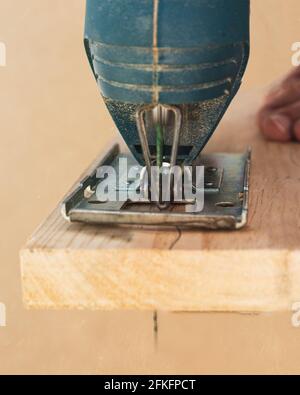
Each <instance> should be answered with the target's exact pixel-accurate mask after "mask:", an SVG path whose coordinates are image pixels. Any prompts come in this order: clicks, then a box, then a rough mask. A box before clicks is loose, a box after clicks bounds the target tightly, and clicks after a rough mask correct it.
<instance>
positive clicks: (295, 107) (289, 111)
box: [276, 98, 300, 121]
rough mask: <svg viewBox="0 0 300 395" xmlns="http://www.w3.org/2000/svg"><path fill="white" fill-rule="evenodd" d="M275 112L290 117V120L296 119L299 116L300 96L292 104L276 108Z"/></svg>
mask: <svg viewBox="0 0 300 395" xmlns="http://www.w3.org/2000/svg"><path fill="white" fill-rule="evenodd" d="M276 112H277V113H278V114H282V115H284V116H286V117H288V118H290V120H291V121H297V120H298V119H299V118H300V98H299V99H298V101H295V102H294V103H292V104H289V105H287V106H285V107H282V108H279V109H277V111H276Z"/></svg>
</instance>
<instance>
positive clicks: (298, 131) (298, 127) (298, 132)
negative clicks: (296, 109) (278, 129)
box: [293, 119, 300, 141]
mask: <svg viewBox="0 0 300 395" xmlns="http://www.w3.org/2000/svg"><path fill="white" fill-rule="evenodd" d="M293 131H294V136H295V139H296V140H298V141H300V119H298V120H297V121H296V122H295V124H294V128H293Z"/></svg>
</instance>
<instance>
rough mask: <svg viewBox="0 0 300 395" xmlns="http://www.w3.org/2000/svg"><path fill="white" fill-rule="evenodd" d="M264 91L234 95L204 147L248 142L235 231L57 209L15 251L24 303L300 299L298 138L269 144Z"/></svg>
mask: <svg viewBox="0 0 300 395" xmlns="http://www.w3.org/2000/svg"><path fill="white" fill-rule="evenodd" d="M261 97H262V93H261V92H260V93H257V92H254V93H252V94H244V95H242V96H239V97H238V98H237V100H236V101H235V104H234V105H233V107H232V109H231V111H230V112H229V113H228V115H227V116H226V118H225V119H224V121H223V122H222V125H221V126H220V127H219V130H218V131H217V132H216V135H215V136H214V137H213V139H212V140H211V142H210V143H209V146H208V147H207V151H208V152H209V151H211V152H243V151H245V149H246V148H247V146H249V145H251V146H252V149H253V163H252V174H251V184H250V188H251V190H250V216H249V224H248V226H247V228H245V229H243V230H240V231H236V232H214V231H179V230H178V229H175V228H174V229H169V230H163V231H161V230H157V229H133V228H126V229H124V228H116V227H104V226H90V225H83V224H69V223H67V222H65V221H64V219H63V218H62V216H61V214H60V211H59V209H58V208H57V209H55V210H54V212H53V213H52V214H51V215H50V216H49V218H48V219H47V220H46V221H45V222H44V223H43V224H42V225H41V226H40V227H39V229H38V230H37V231H36V232H35V233H34V234H33V236H32V237H31V238H30V240H29V241H28V243H27V244H26V246H25V247H24V248H23V249H22V251H21V267H22V282H23V294H24V302H25V305H26V306H27V307H28V308H49V309H50V308H55V309H60V308H68V309H74V308H87V309H105V310H106V309H142V310H144V309H145V310H147V309H151V310H152V309H159V310H170V311H236V312H263V311H284V310H290V309H291V306H292V304H293V302H295V301H299V300H300V253H299V240H300V238H299V236H300V234H299V229H300V215H299V210H300V209H299V201H300V188H299V180H300V176H299V167H300V155H299V154H300V146H299V145H297V144H292V143H291V144H277V143H271V142H266V141H264V140H263V138H262V137H261V136H260V134H259V133H258V131H257V129H256V126H255V116H254V114H255V111H256V109H257V106H258V104H259V102H260V99H261Z"/></svg>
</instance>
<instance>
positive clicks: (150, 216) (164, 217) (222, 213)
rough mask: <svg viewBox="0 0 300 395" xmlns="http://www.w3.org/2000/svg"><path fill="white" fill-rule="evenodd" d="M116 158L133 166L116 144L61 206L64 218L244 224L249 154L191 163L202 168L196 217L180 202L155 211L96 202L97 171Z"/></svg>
mask: <svg viewBox="0 0 300 395" xmlns="http://www.w3.org/2000/svg"><path fill="white" fill-rule="evenodd" d="M120 156H122V157H124V156H125V157H126V158H127V159H128V160H129V163H130V164H129V166H131V165H132V166H135V165H137V162H136V160H135V159H134V158H133V157H132V156H131V154H121V153H120V149H119V146H118V145H115V146H114V147H113V148H112V149H111V150H110V152H109V153H108V154H107V155H106V156H105V157H104V158H103V159H102V160H101V161H100V162H99V163H98V164H96V165H95V167H94V168H93V169H92V171H91V173H90V174H89V175H88V176H87V177H85V178H84V179H83V180H82V181H81V182H80V183H79V185H78V186H77V187H76V188H75V190H74V191H73V192H72V193H71V194H70V195H69V196H68V197H67V198H66V200H65V201H64V202H63V206H62V213H63V215H64V217H65V218H67V219H68V220H70V221H74V222H86V223H93V224H113V225H139V226H140V225H151V226H157V227H162V226H164V227H166V226H177V227H181V228H205V229H240V228H242V227H243V226H245V225H246V223H247V214H248V195H249V191H248V186H249V173H250V159H251V152H250V150H249V151H248V152H246V153H244V154H202V155H201V156H200V157H199V158H198V159H197V160H196V161H195V163H194V164H195V165H198V166H205V173H204V174H205V175H204V182H205V184H204V185H205V192H204V209H203V211H201V212H200V213H187V212H185V208H184V205H183V204H174V205H171V206H170V207H169V208H167V209H165V210H160V209H159V208H158V207H157V206H156V204H154V203H153V204H149V203H145V204H141V203H136V204H128V203H126V202H125V203H124V202H100V201H98V200H97V198H96V196H95V193H94V191H95V189H96V187H97V184H98V183H99V179H98V178H97V169H98V168H99V167H100V166H107V165H110V166H116V163H117V160H118V158H119V157H120ZM116 167H117V166H116Z"/></svg>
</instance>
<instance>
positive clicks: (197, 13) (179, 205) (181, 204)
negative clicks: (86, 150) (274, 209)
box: [63, 0, 250, 229]
mask: <svg viewBox="0 0 300 395" xmlns="http://www.w3.org/2000/svg"><path fill="white" fill-rule="evenodd" d="M249 16H250V5H249V0H126V1H124V0H87V6H86V22H85V37H84V45H85V49H86V53H87V56H88V60H89V63H90V66H91V69H92V72H93V74H94V76H95V79H96V82H97V85H98V87H99V90H100V93H101V96H102V97H103V99H104V102H105V104H106V106H107V108H108V110H109V112H110V114H111V116H112V118H113V120H114V122H115V124H116V126H117V129H118V130H119V132H120V134H121V136H122V137H123V139H124V141H125V143H126V145H127V147H128V152H126V151H124V152H122V150H121V149H120V146H119V145H118V144H117V145H115V146H114V147H112V149H111V150H110V151H109V152H108V153H107V155H106V156H105V157H104V158H103V159H102V160H101V161H100V162H99V163H97V164H96V165H95V167H94V168H93V170H92V171H91V173H90V174H89V175H88V176H87V177H85V178H84V179H83V180H82V181H81V182H80V183H79V185H78V186H77V188H76V189H75V190H74V191H73V192H72V194H71V195H70V196H68V197H67V199H66V200H65V201H64V204H63V213H64V215H65V217H67V218H68V219H69V220H71V221H83V222H89V223H102V224H126V225H154V226H166V225H175V226H182V227H203V228H209V229H239V228H241V227H243V226H244V225H245V224H246V222H247V212H248V185H249V182H248V181H249V168H250V152H249V151H248V152H246V153H242V154H228V153H225V154H205V153H203V149H204V147H205V145H206V144H207V142H208V141H209V139H210V137H211V136H212V134H213V133H214V131H215V130H216V128H217V126H218V124H219V122H220V120H221V119H222V117H223V115H224V113H225V112H226V110H227V108H228V106H229V104H230V103H231V101H232V99H233V98H234V96H235V95H236V93H237V91H238V89H239V87H240V85H241V81H242V77H243V75H244V72H245V69H246V65H247V61H248V58H249ZM120 160H126V164H127V165H126V166H119V165H118V164H119V163H120ZM109 166H111V167H112V168H113V169H114V170H115V177H108V176H107V174H106V176H105V177H104V174H103V172H102V173H101V171H99V169H101V168H102V169H103V167H105V168H106V169H107V168H108V167H109ZM197 168H202V169H203V172H202V173H201V172H200V173H199V174H200V175H199V177H197V174H196V169H197ZM132 169H136V172H137V173H138V176H137V177H133V176H130V174H129V173H130V170H132ZM153 169H154V170H153ZM174 169H179V170H180V169H182V173H181V175H180V174H179V176H176V177H175V176H174V174H175V173H176V172H175V171H173V170H174ZM186 169H187V170H186ZM176 174H177V173H176ZM185 176H186V177H185ZM175 178H176V180H175ZM185 178H187V179H188V181H189V182H186V181H185V180H184V179H185ZM105 179H106V182H107V187H108V188H109V186H110V182H111V183H112V181H110V182H108V180H114V181H116V179H117V183H115V182H114V185H113V186H112V189H113V191H114V194H113V195H114V197H115V199H108V198H103V197H101V196H100V195H99V185H100V184H101V181H103V180H105ZM115 184H116V185H115ZM188 184H190V186H191V188H190V190H189V193H188V189H189V188H188ZM165 186H166V188H165ZM133 191H134V192H135V196H136V195H137V196H138V197H137V198H135V199H134V198H130V197H129V196H130V192H133ZM191 191H192V193H191ZM124 192H125V196H126V198H125V199H118V196H120V194H121V193H122V194H123V195H124ZM196 192H198V193H199V194H198V196H200V198H199V199H200V200H201V204H199V205H198V206H197V207H198V208H197V209H195V210H193V209H191V207H195V197H194V196H195V194H196Z"/></svg>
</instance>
